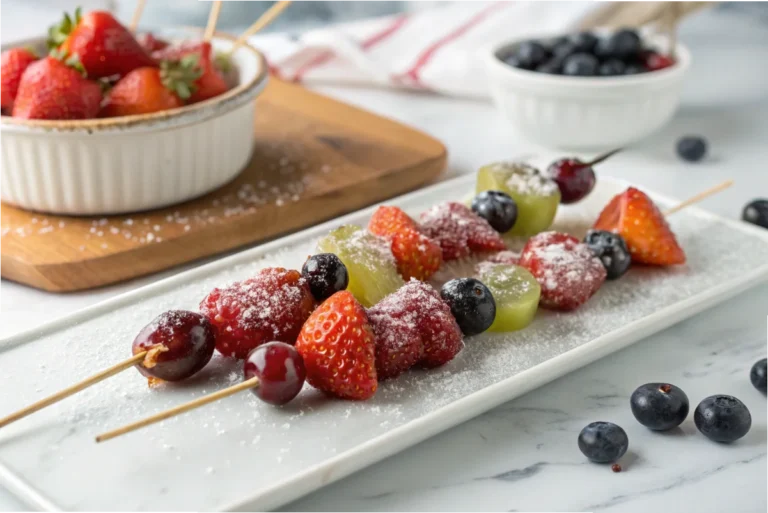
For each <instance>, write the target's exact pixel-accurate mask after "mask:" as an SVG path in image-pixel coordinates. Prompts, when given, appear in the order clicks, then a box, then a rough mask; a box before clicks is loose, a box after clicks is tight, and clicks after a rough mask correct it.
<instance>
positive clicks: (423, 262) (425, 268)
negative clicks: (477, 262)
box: [368, 206, 443, 280]
mask: <svg viewBox="0 0 768 513" xmlns="http://www.w3.org/2000/svg"><path fill="white" fill-rule="evenodd" d="M368 231H370V232H371V233H373V234H374V235H378V236H380V237H383V238H385V239H387V240H388V241H390V243H391V250H392V256H394V257H395V262H397V270H398V272H399V273H400V276H402V277H403V279H405V280H409V279H411V278H416V279H417V280H428V279H429V278H430V277H431V276H432V275H433V274H435V272H437V270H438V269H440V264H442V261H443V254H442V253H443V252H442V250H441V249H440V246H439V245H438V244H437V243H436V242H435V241H433V240H431V239H430V238H429V237H427V236H425V235H424V234H422V233H421V232H420V231H419V226H418V224H417V223H416V221H414V220H413V219H411V217H409V216H408V214H406V213H405V212H403V211H402V210H401V209H399V208H398V207H390V206H382V207H379V208H378V209H376V212H374V213H373V216H371V221H370V222H369V223H368Z"/></svg>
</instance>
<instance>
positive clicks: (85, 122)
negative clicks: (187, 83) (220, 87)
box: [0, 27, 268, 133]
mask: <svg viewBox="0 0 768 513" xmlns="http://www.w3.org/2000/svg"><path fill="white" fill-rule="evenodd" d="M179 29H181V30H183V31H187V32H190V31H193V32H198V33H199V32H200V29H198V28H187V27H179ZM41 41H44V38H42V37H39V38H34V39H28V40H25V41H20V42H15V43H8V44H4V45H3V49H6V48H13V47H19V46H29V45H36V44H39V43H40V42H41ZM213 41H214V42H215V41H225V42H229V44H233V43H234V41H235V38H234V37H232V36H230V35H228V34H220V33H217V34H216V35H215V37H214V38H213ZM241 56H242V58H247V59H252V62H253V63H254V64H255V65H257V66H258V68H257V70H256V72H255V73H254V74H253V77H251V79H250V80H248V81H247V82H245V83H239V84H238V85H236V86H235V87H233V88H232V89H230V90H229V91H227V92H225V93H223V94H221V95H219V96H216V97H214V98H210V99H208V100H204V101H201V102H198V103H194V104H192V105H185V106H184V107H180V108H177V109H169V110H165V111H161V112H154V113H151V114H139V115H135V116H121V117H115V118H96V119H82V120H44V119H18V118H13V117H11V116H2V118H1V119H2V122H0V127H2V130H3V131H14V132H15V131H19V132H25V131H35V132H50V131H57V132H58V131H60V132H88V133H92V132H96V131H98V132H105V131H116V132H119V133H124V132H126V131H128V130H130V129H134V130H140V131H144V130H147V129H151V130H155V129H164V128H167V127H168V126H169V125H174V126H177V125H183V124H188V123H194V122H197V121H200V120H201V119H206V118H208V117H212V116H216V115H218V114H220V113H222V112H226V111H229V110H231V109H233V108H236V107H237V106H239V105H241V104H242V103H244V102H246V101H250V100H251V99H252V98H253V97H254V96H255V95H256V94H257V93H258V92H259V91H261V90H262V89H263V88H264V86H265V85H266V82H267V79H268V66H267V61H266V59H265V58H264V56H263V55H262V54H261V52H259V51H258V50H257V49H255V48H254V47H253V46H251V45H250V44H247V43H246V44H243V45H242V46H240V48H238V49H237V51H236V52H235V54H234V55H233V58H235V57H238V58H241Z"/></svg>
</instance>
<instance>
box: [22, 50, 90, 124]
mask: <svg viewBox="0 0 768 513" xmlns="http://www.w3.org/2000/svg"><path fill="white" fill-rule="evenodd" d="M100 103H101V87H100V86H99V84H97V83H96V82H92V81H90V80H87V79H86V78H84V77H83V75H82V74H81V73H80V72H79V71H77V70H76V69H74V68H72V67H70V66H68V65H67V64H65V63H63V62H61V61H59V60H57V59H54V58H53V57H46V58H44V59H40V60H39V61H35V62H33V63H32V64H30V65H29V66H27V69H26V70H25V71H24V74H23V75H22V76H21V82H20V83H19V90H18V92H17V94H16V99H15V101H14V104H13V112H12V115H13V117H15V118H23V119H88V118H95V117H96V116H97V115H98V113H99V104H100Z"/></svg>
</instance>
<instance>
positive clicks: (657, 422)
mask: <svg viewBox="0 0 768 513" xmlns="http://www.w3.org/2000/svg"><path fill="white" fill-rule="evenodd" d="M629 404H630V406H631V407H632V414H633V415H634V416H635V418H636V419H637V421H638V422H639V423H640V424H642V425H643V426H645V427H647V428H649V429H652V430H654V431H667V430H670V429H672V428H675V427H677V426H679V425H680V424H682V423H683V421H684V420H685V418H686V417H687V416H688V411H689V409H690V404H689V402H688V396H687V395H685V392H683V391H682V390H681V389H680V388H679V387H676V386H675V385H670V384H669V383H646V384H645V385H641V386H639V387H637V389H636V390H635V391H634V392H633V393H632V397H630V399H629Z"/></svg>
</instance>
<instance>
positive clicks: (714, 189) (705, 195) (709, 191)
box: [664, 180, 733, 216]
mask: <svg viewBox="0 0 768 513" xmlns="http://www.w3.org/2000/svg"><path fill="white" fill-rule="evenodd" d="M731 185H733V180H726V181H724V182H723V183H721V184H719V185H715V186H714V187H710V188H709V189H707V190H706V191H702V192H700V193H698V194H697V195H695V196H692V197H690V198H688V199H687V200H685V201H683V202H682V203H680V204H678V205H675V206H674V207H672V208H670V209H668V210H666V211H665V212H664V216H669V215H672V214H674V213H675V212H679V211H681V210H682V209H684V208H685V207H688V206H690V205H693V204H694V203H698V202H699V201H701V200H703V199H705V198H708V197H710V196H712V195H713V194H716V193H718V192H720V191H722V190H725V189H727V188H728V187H730V186H731Z"/></svg>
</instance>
